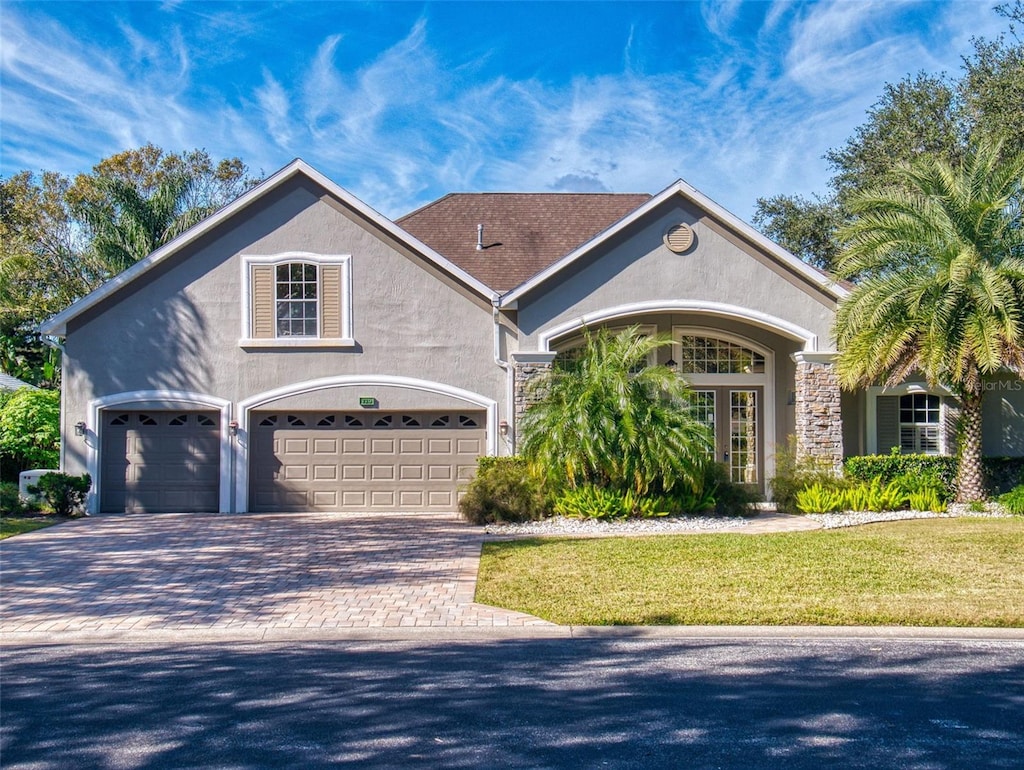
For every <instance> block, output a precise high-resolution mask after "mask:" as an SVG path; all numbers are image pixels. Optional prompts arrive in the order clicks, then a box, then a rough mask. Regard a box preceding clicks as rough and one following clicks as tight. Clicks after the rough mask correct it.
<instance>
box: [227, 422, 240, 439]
mask: <svg viewBox="0 0 1024 770" xmlns="http://www.w3.org/2000/svg"><path fill="white" fill-rule="evenodd" d="M228 431H230V432H231V435H232V436H237V435H238V420H232V421H231V422H229V423H228Z"/></svg>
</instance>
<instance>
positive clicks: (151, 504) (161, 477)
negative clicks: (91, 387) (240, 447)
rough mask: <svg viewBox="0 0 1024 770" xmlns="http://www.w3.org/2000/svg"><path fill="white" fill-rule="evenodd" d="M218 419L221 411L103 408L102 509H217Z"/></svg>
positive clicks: (146, 511)
mask: <svg viewBox="0 0 1024 770" xmlns="http://www.w3.org/2000/svg"><path fill="white" fill-rule="evenodd" d="M218 419H219V415H218V414H217V412H157V411H150V412H120V411H106V412H104V417H103V448H102V452H103V454H102V460H101V466H100V510H102V511H105V512H121V511H123V512H127V513H169V512H182V513H197V512H210V513H215V512H216V511H217V510H218V508H219V493H218V488H219V481H220V434H219V430H218Z"/></svg>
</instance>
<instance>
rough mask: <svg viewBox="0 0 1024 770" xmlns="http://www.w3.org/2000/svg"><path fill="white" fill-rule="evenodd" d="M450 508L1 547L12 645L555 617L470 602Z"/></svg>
mask: <svg viewBox="0 0 1024 770" xmlns="http://www.w3.org/2000/svg"><path fill="white" fill-rule="evenodd" d="M482 541H483V536H482V535H481V534H480V532H479V530H477V529H474V528H472V527H469V526H467V525H466V524H464V523H462V522H461V521H460V520H459V519H458V518H457V517H456V516H454V515H436V514H411V515H401V514H397V515H396V514H388V515H373V514H246V515H234V516H232V515H223V514H222V515H200V514H158V515H148V516H147V515H130V516H97V517H92V518H88V519H80V520H77V521H73V522H69V523H67V524H62V525H59V526H56V527H51V528H49V529H44V530H39V531H37V532H33V533H29V534H25V535H20V536H18V537H15V538H10V539H8V540H5V541H3V543H2V544H0V584H2V585H0V588H2V609H0V633H2V635H3V638H4V639H5V640H7V641H13V640H21V641H26V640H28V641H31V640H32V639H33V638H40V639H42V638H45V639H47V640H49V641H52V640H55V639H57V640H60V639H64V638H66V639H69V640H70V639H73V638H76V637H77V638H81V637H83V636H85V637H105V636H109V637H112V638H119V639H132V638H138V639H145V638H151V637H153V636H155V635H166V634H168V633H170V634H171V635H172V637H173V635H181V636H182V637H185V636H189V635H192V634H214V635H217V634H220V635H230V633H232V632H234V633H237V634H239V635H243V636H246V637H256V638H273V637H274V636H275V635H277V636H281V635H282V634H287V633H292V634H294V633H296V632H299V633H305V634H308V635H310V636H315V635H317V634H323V635H325V636H329V635H330V632H331V631H332V630H335V631H341V630H347V631H352V630H353V629H360V628H366V629H371V628H414V627H432V628H437V627H460V628H464V627H467V626H486V627H494V626H525V625H547V624H545V623H544V621H541V620H539V619H538V618H535V617H532V616H529V615H523V614H520V613H515V612H509V611H506V610H501V609H497V608H492V607H487V606H484V605H480V604H475V603H474V602H473V592H474V589H475V585H476V573H477V565H478V562H479V555H480V546H481V543H482Z"/></svg>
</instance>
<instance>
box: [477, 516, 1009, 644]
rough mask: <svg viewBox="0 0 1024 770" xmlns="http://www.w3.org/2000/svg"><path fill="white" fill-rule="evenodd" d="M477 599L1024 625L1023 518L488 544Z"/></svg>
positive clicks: (590, 612)
mask: <svg viewBox="0 0 1024 770" xmlns="http://www.w3.org/2000/svg"><path fill="white" fill-rule="evenodd" d="M476 600H477V601H478V602H482V603H484V604H489V605H494V606H498V607H505V608H508V609H513V610H518V611H521V612H527V613H530V614H531V615H536V616H538V617H541V618H544V619H546V620H549V621H552V622H554V623H559V624H563V625H658V624H678V625H701V624H714V625H719V624H721V625H907V626H918V625H935V626H1017V627H1020V626H1024V520H1021V519H1020V518H1014V519H982V518H975V519H930V520H918V521H902V522H893V523H887V524H873V525H870V526H862V527H855V528H850V529H840V530H820V531H812V532H796V533H784V534H770V535H741V534H709V535H678V536H658V537H641V538H633V537H629V538H625V537H624V538H595V539H576V540H574V539H568V538H557V539H555V538H552V539H540V538H533V539H529V540H518V541H507V542H496V543H487V544H486V545H485V546H484V552H483V559H482V560H481V564H480V574H479V581H478V583H477V595H476Z"/></svg>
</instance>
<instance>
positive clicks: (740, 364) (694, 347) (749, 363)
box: [676, 334, 764, 374]
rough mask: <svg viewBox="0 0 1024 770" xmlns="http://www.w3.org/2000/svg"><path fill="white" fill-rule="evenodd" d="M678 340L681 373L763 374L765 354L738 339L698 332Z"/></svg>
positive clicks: (682, 336)
mask: <svg viewBox="0 0 1024 770" xmlns="http://www.w3.org/2000/svg"><path fill="white" fill-rule="evenodd" d="M676 340H677V342H676V344H677V346H678V347H677V351H678V355H679V362H678V367H679V369H678V371H679V372H680V373H681V374H764V356H763V355H762V354H760V353H758V352H757V351H756V350H751V349H750V348H748V347H744V346H743V345H740V344H738V343H735V342H731V341H730V340H726V339H720V338H718V337H705V336H701V335H697V334H683V335H680V336H679V337H677V338H676Z"/></svg>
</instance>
